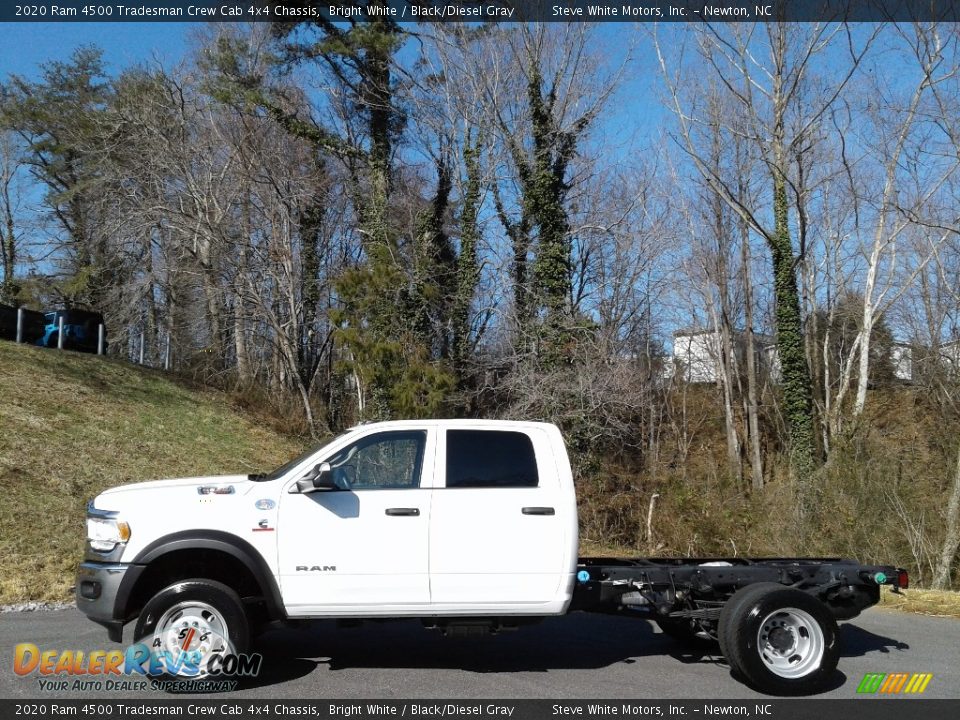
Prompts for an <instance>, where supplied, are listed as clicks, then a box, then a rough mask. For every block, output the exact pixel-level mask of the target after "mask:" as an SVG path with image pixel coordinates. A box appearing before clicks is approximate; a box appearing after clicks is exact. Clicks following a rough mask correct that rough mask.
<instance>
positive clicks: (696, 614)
mask: <svg viewBox="0 0 960 720" xmlns="http://www.w3.org/2000/svg"><path fill="white" fill-rule="evenodd" d="M759 582H771V583H779V584H780V585H783V586H784V587H791V588H796V589H799V590H803V591H805V592H807V593H810V595H812V596H813V597H816V598H817V599H818V600H820V601H821V602H822V603H824V605H826V606H827V607H828V608H829V609H830V611H831V612H832V613H833V616H834V617H835V618H836V619H837V620H849V619H851V618H854V617H856V616H857V615H859V614H860V613H861V612H862V611H863V610H865V609H866V608H868V607H870V606H872V605H875V604H876V603H878V602H879V601H880V586H881V585H890V586H891V587H892V588H893V591H894V592H897V591H898V590H899V589H901V588H906V587H907V585H908V579H907V573H906V571H905V570H903V569H902V568H896V567H892V566H887V565H861V564H860V563H858V562H857V561H855V560H849V559H845V558H754V559H751V558H630V559H624V558H604V557H600V558H581V559H580V560H579V562H578V564H577V580H576V585H575V586H574V593H573V600H572V602H571V605H570V610H571V611H575V610H583V611H588V612H612V613H621V612H624V611H627V612H630V613H631V614H632V613H636V614H637V615H640V616H643V617H647V618H649V619H654V620H655V619H663V620H667V619H669V620H682V619H686V620H689V621H694V622H695V624H696V625H699V629H700V631H701V633H702V634H703V635H705V636H715V632H716V623H717V621H718V620H719V617H720V610H721V608H722V607H723V605H724V603H726V601H727V600H728V599H729V598H730V597H731V596H732V595H733V593H735V592H736V591H737V590H739V589H741V588H743V587H745V586H747V585H752V584H753V583H759Z"/></svg>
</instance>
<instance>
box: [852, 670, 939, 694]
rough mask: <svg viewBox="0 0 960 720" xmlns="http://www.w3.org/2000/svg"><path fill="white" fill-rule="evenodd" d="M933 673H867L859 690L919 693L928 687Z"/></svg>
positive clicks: (867, 692) (880, 692)
mask: <svg viewBox="0 0 960 720" xmlns="http://www.w3.org/2000/svg"><path fill="white" fill-rule="evenodd" d="M932 679H933V673H889V674H888V673H867V674H866V675H864V676H863V680H861V681H860V684H859V685H858V686H857V692H858V693H861V694H867V695H872V694H874V693H878V694H880V695H899V694H901V693H902V694H904V695H919V694H920V693H922V692H923V691H924V690H926V689H927V685H929V684H930V681H931V680H932Z"/></svg>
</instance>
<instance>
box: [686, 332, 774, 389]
mask: <svg viewBox="0 0 960 720" xmlns="http://www.w3.org/2000/svg"><path fill="white" fill-rule="evenodd" d="M731 339H732V342H733V351H734V353H735V354H736V356H737V364H738V366H739V367H740V368H745V367H746V361H747V360H746V358H747V334H746V332H744V331H742V330H739V331H736V332H735V333H734V334H733V337H732V338H731ZM753 342H754V347H755V348H756V351H757V356H758V358H759V360H760V363H761V366H762V368H763V369H764V370H766V372H768V373H769V374H770V376H771V377H772V378H773V379H774V381H776V380H779V378H780V355H779V354H778V352H777V346H776V343H775V342H774V341H773V338H771V337H770V336H769V335H760V334H754V336H753ZM721 347H722V343H721V340H720V333H719V332H717V331H716V330H702V329H696V328H694V329H687V330H678V331H677V332H675V333H674V334H673V362H672V363H671V365H670V367H669V368H668V371H667V374H668V375H669V376H671V377H672V376H674V375H676V376H678V377H681V378H683V379H684V380H685V381H686V382H689V383H715V382H717V381H718V380H719V379H720V353H721Z"/></svg>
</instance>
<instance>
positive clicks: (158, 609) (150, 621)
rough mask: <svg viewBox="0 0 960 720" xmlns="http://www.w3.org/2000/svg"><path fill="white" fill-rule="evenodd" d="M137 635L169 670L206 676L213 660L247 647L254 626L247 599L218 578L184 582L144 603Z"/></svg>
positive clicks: (171, 673) (175, 673)
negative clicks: (245, 605) (247, 609)
mask: <svg viewBox="0 0 960 720" xmlns="http://www.w3.org/2000/svg"><path fill="white" fill-rule="evenodd" d="M133 637H134V639H135V640H136V641H137V642H140V643H144V644H146V645H147V646H149V647H150V648H151V650H152V652H153V653H154V654H155V655H156V656H158V657H160V658H162V659H163V664H164V666H165V668H166V674H168V675H172V676H177V677H192V678H196V677H204V676H206V675H208V674H210V672H211V671H212V670H214V669H215V668H212V667H211V664H210V663H211V661H212V660H213V659H214V658H215V657H219V658H220V659H222V658H223V657H224V656H225V655H228V654H237V653H242V652H245V651H246V650H247V646H248V644H249V641H250V630H249V623H248V621H247V616H246V613H245V611H244V608H243V602H242V601H241V600H240V596H239V595H237V593H236V592H234V591H233V590H232V589H231V588H229V587H227V586H226V585H224V584H222V583H218V582H216V581H214V580H204V579H193V580H183V581H181V582H178V583H174V584H173V585H170V586H169V587H166V588H164V589H163V590H161V591H160V592H158V593H157V594H156V595H154V596H153V598H151V599H150V601H149V602H148V603H147V605H146V607H144V609H143V612H141V613H140V617H139V618H138V619H137V625H136V628H135V629H134V633H133Z"/></svg>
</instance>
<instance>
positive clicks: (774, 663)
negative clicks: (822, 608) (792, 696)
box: [757, 607, 826, 678]
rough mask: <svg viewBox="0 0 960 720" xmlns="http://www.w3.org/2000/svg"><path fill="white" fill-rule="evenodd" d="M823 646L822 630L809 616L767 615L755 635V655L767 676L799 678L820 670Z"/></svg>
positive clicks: (794, 612)
mask: <svg viewBox="0 0 960 720" xmlns="http://www.w3.org/2000/svg"><path fill="white" fill-rule="evenodd" d="M825 646H826V641H825V640H824V635H823V629H822V628H821V627H820V624H819V623H818V622H817V621H816V620H815V619H814V618H813V616H812V615H810V613H808V612H806V611H804V610H800V609H798V608H792V607H787V608H781V609H779V610H775V611H774V612H772V613H770V614H769V615H767V616H766V617H765V618H764V619H763V622H762V623H760V630H759V631H758V632H757V652H758V653H759V654H760V658H761V659H762V660H763V663H764V664H765V665H766V667H767V668H768V669H769V670H770V672H772V673H774V674H775V675H778V676H780V677H782V678H801V677H804V676H805V675H809V674H810V673H812V672H814V671H815V670H816V669H817V668H819V667H820V663H821V662H822V661H823V651H824V648H825Z"/></svg>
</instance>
